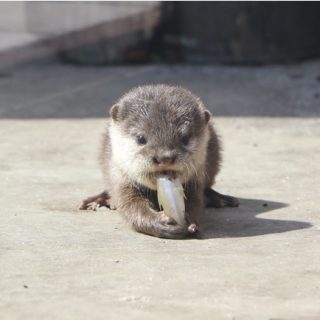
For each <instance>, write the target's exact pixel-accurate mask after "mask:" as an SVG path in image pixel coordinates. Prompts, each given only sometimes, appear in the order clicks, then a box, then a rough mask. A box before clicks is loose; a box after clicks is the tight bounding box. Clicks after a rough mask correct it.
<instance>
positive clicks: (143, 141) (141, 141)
mask: <svg viewBox="0 0 320 320" xmlns="http://www.w3.org/2000/svg"><path fill="white" fill-rule="evenodd" d="M136 139H137V144H139V145H141V146H142V145H144V144H146V143H147V139H146V138H145V137H144V136H143V135H142V134H139V135H138V136H137V137H136Z"/></svg>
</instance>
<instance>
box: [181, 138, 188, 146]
mask: <svg viewBox="0 0 320 320" xmlns="http://www.w3.org/2000/svg"><path fill="white" fill-rule="evenodd" d="M189 140H190V138H189V137H188V136H184V137H182V138H181V142H182V144H183V145H184V146H187V145H188V144H189Z"/></svg>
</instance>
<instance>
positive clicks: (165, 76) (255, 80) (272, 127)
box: [0, 61, 320, 320]
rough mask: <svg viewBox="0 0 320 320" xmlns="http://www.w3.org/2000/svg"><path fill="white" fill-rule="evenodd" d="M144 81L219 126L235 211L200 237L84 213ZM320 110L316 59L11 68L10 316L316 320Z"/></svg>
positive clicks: (7, 87)
mask: <svg viewBox="0 0 320 320" xmlns="http://www.w3.org/2000/svg"><path fill="white" fill-rule="evenodd" d="M150 82H154V83H156V82H166V83H176V84H180V85H183V86H186V87H187V88H189V89H191V90H192V91H194V92H195V93H197V94H198V95H200V96H201V97H203V100H204V102H205V103H206V104H207V106H208V108H209V109H210V110H211V111H212V112H213V114H214V115H215V116H216V118H215V122H216V126H217V130H218V131H219V133H220V135H221V137H222V140H223V144H224V164H223V168H222V170H221V173H220V175H219V177H218V181H217V185H216V189H217V190H219V191H220V192H224V193H228V194H232V195H234V196H237V197H239V198H240V201H241V205H240V207H239V208H233V209H220V210H214V209H212V210H208V211H207V215H206V239H204V240H185V241H184V240H182V241H174V240H164V239H157V238H152V237H149V236H146V235H143V234H138V233H135V232H133V231H131V230H130V229H129V228H128V227H127V226H126V225H125V224H124V222H123V221H122V220H121V217H120V216H119V215H118V214H117V212H114V211H108V210H106V209H100V210H99V211H97V212H83V211H78V210H77V205H78V203H79V201H80V200H81V199H82V198H83V197H85V196H88V195H91V194H94V193H96V192H99V191H101V190H102V186H103V183H102V177H101V174H100V171H99V168H98V165H97V161H96V158H97V149H98V145H99V138H100V134H101V133H102V132H103V127H104V121H105V120H104V119H105V118H104V117H105V114H106V112H107V109H108V108H109V107H110V106H111V105H112V104H113V103H114V101H115V99H116V98H117V97H118V96H119V95H120V94H122V93H123V92H125V91H126V90H127V89H128V88H130V87H131V86H134V85H138V84H144V83H150ZM319 108H320V61H315V62H308V63H304V64H300V65H295V66H286V67H283V66H275V67H264V68H263V67H261V68H238V67H213V66H212V67H204V66H203V67H187V66H175V67H168V66H144V67H138V66H137V67H104V68H90V67H81V68H79V67H75V66H68V65H62V64H59V62H56V61H47V62H45V61H44V62H42V63H34V64H29V65H26V66H20V67H16V68H11V69H7V70H3V71H1V73H0V117H1V120H0V137H1V139H0V151H1V152H0V186H1V190H2V192H1V194H0V207H1V214H0V270H1V278H0V314H1V319H10V320H12V319H24V320H29V319H77V320H79V319H80V320H81V319H184V320H185V319H233V320H235V319H236V320H239V319H286V320H287V319H290V320H291V319H297V320H298V319H299V320H301V319H303V320H306V319H308V320H309V319H310V320H311V319H313V320H317V319H320V303H319V301H320V215H319V206H318V201H319V189H320V188H319V187H320V166H319V163H320V118H319V115H320V113H319Z"/></svg>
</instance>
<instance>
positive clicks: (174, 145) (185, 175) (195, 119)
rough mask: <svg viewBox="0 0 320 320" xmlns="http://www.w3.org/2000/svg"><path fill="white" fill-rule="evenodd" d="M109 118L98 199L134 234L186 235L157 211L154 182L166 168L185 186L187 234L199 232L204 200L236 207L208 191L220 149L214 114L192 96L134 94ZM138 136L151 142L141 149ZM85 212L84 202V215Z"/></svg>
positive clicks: (152, 91)
mask: <svg viewBox="0 0 320 320" xmlns="http://www.w3.org/2000/svg"><path fill="white" fill-rule="evenodd" d="M110 114H111V117H112V119H111V120H108V122H107V130H106V132H105V134H104V136H103V141H102V147H101V152H100V164H101V167H102V171H103V173H104V179H105V185H106V191H105V195H106V196H105V200H103V201H104V202H103V201H102V202H101V194H100V198H99V199H100V202H101V203H107V204H108V205H109V206H110V207H112V208H117V210H119V212H121V214H122V215H123V217H124V218H125V219H126V221H127V222H128V223H129V224H130V225H131V226H132V227H133V228H134V229H135V230H137V231H139V232H143V233H146V234H150V235H153V236H157V237H165V238H183V237H185V236H186V235H187V234H188V229H184V228H182V227H181V226H179V225H177V224H176V223H175V222H174V221H173V220H172V219H170V218H168V217H167V216H166V215H164V213H163V212H161V211H159V208H158V205H157V201H156V191H155V190H154V189H155V188H154V181H155V178H156V177H157V174H158V172H160V171H161V170H162V167H163V166H165V169H166V170H167V171H165V172H166V174H168V175H169V176H170V175H171V176H174V177H176V176H178V177H179V178H180V179H181V181H182V182H183V186H184V189H185V194H186V220H187V223H188V225H189V226H190V225H192V227H191V228H189V231H190V230H191V229H192V230H193V231H195V228H194V225H195V226H196V228H197V230H199V228H201V223H202V217H203V213H204V208H205V202H206V201H207V202H208V199H206V198H205V195H206V196H207V198H208V197H209V198H210V199H209V200H210V201H211V202H210V201H209V203H210V204H211V205H214V206H217V207H222V206H224V205H230V206H235V205H237V204H238V203H237V200H236V199H235V198H232V197H228V196H223V195H220V194H218V193H216V192H215V191H213V190H211V191H212V192H213V193H212V192H211V191H208V190H207V189H209V188H210V187H211V186H212V184H213V183H214V181H215V177H216V175H217V173H218V171H219V168H220V162H221V147H220V142H219V139H218V136H217V134H216V132H215V130H214V127H213V122H212V120H211V118H210V113H209V112H208V111H206V110H205V108H204V106H203V103H202V102H201V100H200V99H199V98H197V97H195V96H194V95H193V94H192V93H191V92H189V91H188V90H186V89H183V88H180V87H174V86H167V85H156V86H144V87H138V88H134V89H133V90H131V91H130V92H129V93H127V94H125V95H124V96H123V97H122V98H121V99H120V100H119V101H118V102H117V103H116V105H115V106H113V107H112V109H111V112H110ZM140 134H143V135H145V136H146V139H147V142H146V144H145V145H143V146H139V147H138V146H135V142H134V139H136V136H137V135H140ZM183 139H187V141H188V142H187V143H186V144H184V143H183V142H182V141H183ZM118 142H119V143H120V144H121V145H120V146H119V143H118ZM122 146H123V149H121V147H122ZM117 150H118V151H117ZM126 152H127V153H126ZM127 155H128V158H127V157H126V156H127ZM164 155H165V156H164ZM168 159H169V160H168ZM167 161H169V162H170V163H169V165H168V164H167V163H166V162H167ZM135 166H136V167H135ZM135 168H136V170H135ZM139 170H140V171H139ZM163 172H164V171H163ZM163 172H162V174H163ZM220 196H221V197H220ZM223 197H225V198H223ZM90 200H91V202H92V198H90ZM228 200H229V203H228ZM89 202H90V201H89ZM87 208H88V203H86V202H85V201H84V203H83V205H82V209H87ZM193 231H192V232H193Z"/></svg>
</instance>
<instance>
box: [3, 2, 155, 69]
mask: <svg viewBox="0 0 320 320" xmlns="http://www.w3.org/2000/svg"><path fill="white" fill-rule="evenodd" d="M159 7H160V5H159V2H93V3H91V2H90V3H89V2H12V3H11V2H1V3H0V68H5V67H8V66H12V65H14V64H16V63H21V62H26V61H29V60H33V59H38V58H42V57H46V56H54V55H56V54H57V53H58V52H61V51H65V50H69V49H74V48H80V47H83V46H86V45H90V44H94V43H97V42H101V41H106V40H110V39H116V38H119V37H125V38H126V39H127V40H126V41H124V43H123V45H122V46H121V47H119V46H118V47H117V48H123V47H125V46H126V44H127V43H132V42H133V41H134V40H135V38H134V36H133V38H130V37H131V35H134V34H136V33H137V32H138V33H139V34H140V36H141V34H142V37H145V38H148V37H149V36H150V35H151V33H152V29H153V28H154V27H155V26H156V25H157V23H158V21H159V17H160V8H159ZM117 48H116V49H117ZM114 55H117V52H115V53H114Z"/></svg>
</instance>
